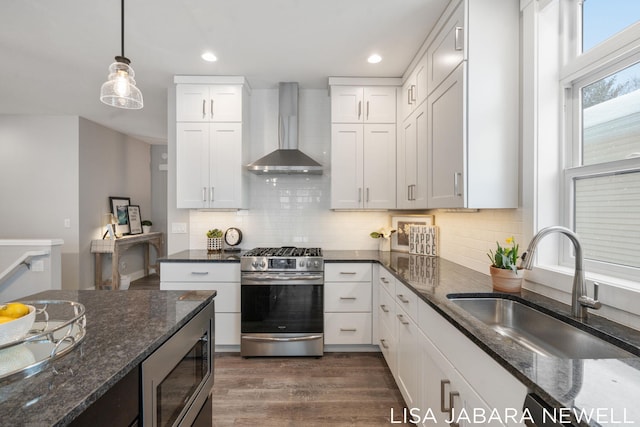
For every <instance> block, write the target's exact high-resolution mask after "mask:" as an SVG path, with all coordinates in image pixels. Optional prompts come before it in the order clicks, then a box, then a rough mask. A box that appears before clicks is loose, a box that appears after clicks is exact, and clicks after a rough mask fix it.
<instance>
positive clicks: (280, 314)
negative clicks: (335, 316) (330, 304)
mask: <svg viewBox="0 0 640 427" xmlns="http://www.w3.org/2000/svg"><path fill="white" fill-rule="evenodd" d="M323 289H324V286H323V285H322V284H289V283H287V284H272V283H271V284H268V283H263V284H259V285H254V284H251V285H247V284H245V282H244V281H243V282H242V285H241V287H240V293H241V297H240V301H241V309H240V313H241V315H240V316H241V330H242V333H243V334H245V333H322V332H323V328H324V318H323V313H324V297H323Z"/></svg>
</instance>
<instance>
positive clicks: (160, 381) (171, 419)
mask: <svg viewBox="0 0 640 427" xmlns="http://www.w3.org/2000/svg"><path fill="white" fill-rule="evenodd" d="M213 322H214V320H213V303H211V304H210V305H209V306H207V307H205V309H203V310H202V311H200V313H198V314H197V315H196V316H195V317H194V318H193V319H191V320H190V321H189V322H188V323H187V324H186V325H185V326H184V327H182V328H181V329H180V330H179V331H178V332H176V333H175V334H174V335H173V336H172V337H171V338H169V340H167V341H166V342H165V343H164V344H162V346H161V347H160V348H158V349H157V350H156V351H155V352H154V353H153V354H152V355H151V356H149V357H148V358H147V359H146V360H145V361H144V362H142V414H143V418H142V421H143V425H144V426H154V427H155V426H181V425H184V426H190V425H192V424H193V422H194V420H195V419H196V417H197V415H198V413H199V412H200V409H201V408H202V406H203V405H204V403H205V401H206V399H207V396H208V395H209V392H210V391H211V388H212V387H213V348H214V343H213V341H214V336H213V331H214V326H213Z"/></svg>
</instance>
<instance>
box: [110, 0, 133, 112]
mask: <svg viewBox="0 0 640 427" xmlns="http://www.w3.org/2000/svg"><path fill="white" fill-rule="evenodd" d="M120 5H121V6H120V12H121V15H120V16H121V25H120V35H121V38H120V42H121V45H122V54H121V55H120V56H116V62H114V63H113V64H111V65H110V66H109V78H108V80H107V81H106V82H105V83H104V84H103V85H102V87H101V88H100V101H102V102H104V103H105V104H107V105H111V106H112V107H117V108H126V109H128V110H139V109H140V108H142V106H143V102H142V92H140V89H138V88H137V87H136V81H135V80H134V79H133V77H134V76H135V73H134V71H133V68H131V66H130V65H129V64H130V63H131V61H129V59H128V58H127V57H125V56H124V0H121V1H120Z"/></svg>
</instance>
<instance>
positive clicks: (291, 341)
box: [240, 247, 324, 357]
mask: <svg viewBox="0 0 640 427" xmlns="http://www.w3.org/2000/svg"><path fill="white" fill-rule="evenodd" d="M240 269H241V276H240V292H241V332H242V333H241V341H240V354H241V355H242V356H243V357H250V356H322V354H323V348H324V316H323V314H324V305H323V301H324V297H323V295H324V260H323V258H322V249H320V248H295V247H282V248H255V249H252V250H250V251H249V252H247V253H245V254H244V255H243V256H242V258H241V259H240Z"/></svg>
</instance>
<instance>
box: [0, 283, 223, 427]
mask: <svg viewBox="0 0 640 427" xmlns="http://www.w3.org/2000/svg"><path fill="white" fill-rule="evenodd" d="M215 295H216V292H215V291H198V292H184V291H149V290H144V291H143V290H128V291H95V290H81V291H63V290H60V291H46V292H41V293H38V294H35V295H30V296H28V297H25V298H22V300H25V301H26V300H31V301H36V300H68V301H69V300H70V301H76V302H79V303H81V304H83V305H84V306H85V309H86V336H85V337H84V340H83V341H82V342H81V343H80V344H79V345H78V347H76V348H74V349H73V350H72V351H71V352H70V353H69V354H66V355H64V356H62V357H60V358H59V359H56V360H54V361H53V362H51V363H50V364H49V365H48V366H47V367H45V368H44V369H43V370H42V371H41V372H39V373H37V374H35V375H33V376H32V377H29V378H24V379H14V380H9V381H4V382H0V419H2V425H16V426H18V425H29V426H63V425H68V424H69V423H70V422H72V421H73V420H74V419H75V418H76V417H77V416H78V415H80V414H81V413H82V412H83V411H84V410H86V409H87V408H88V407H89V406H90V405H91V404H92V403H93V402H94V401H96V400H97V399H99V398H100V397H101V396H103V395H104V394H105V393H106V392H107V391H108V390H109V389H110V388H111V387H112V386H113V385H115V384H116V383H117V382H118V381H119V380H120V379H122V378H124V377H125V376H126V375H127V374H128V373H129V372H131V371H132V370H133V369H134V368H136V367H137V366H138V365H139V364H140V363H141V362H142V361H143V360H144V359H146V358H147V356H149V355H150V354H151V353H153V352H154V351H155V350H156V349H157V348H158V347H159V346H160V345H161V344H162V343H163V342H164V341H166V340H167V339H168V338H169V337H171V336H172V335H173V334H174V333H175V332H176V331H178V330H179V329H180V328H181V327H182V326H184V325H185V324H186V323H187V322H188V321H189V320H190V319H191V318H192V317H193V316H195V314H197V313H198V312H199V311H200V310H202V309H203V308H204V307H205V306H206V305H207V304H208V303H209V302H210V301H211V300H212V299H213V298H214V297H215Z"/></svg>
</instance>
